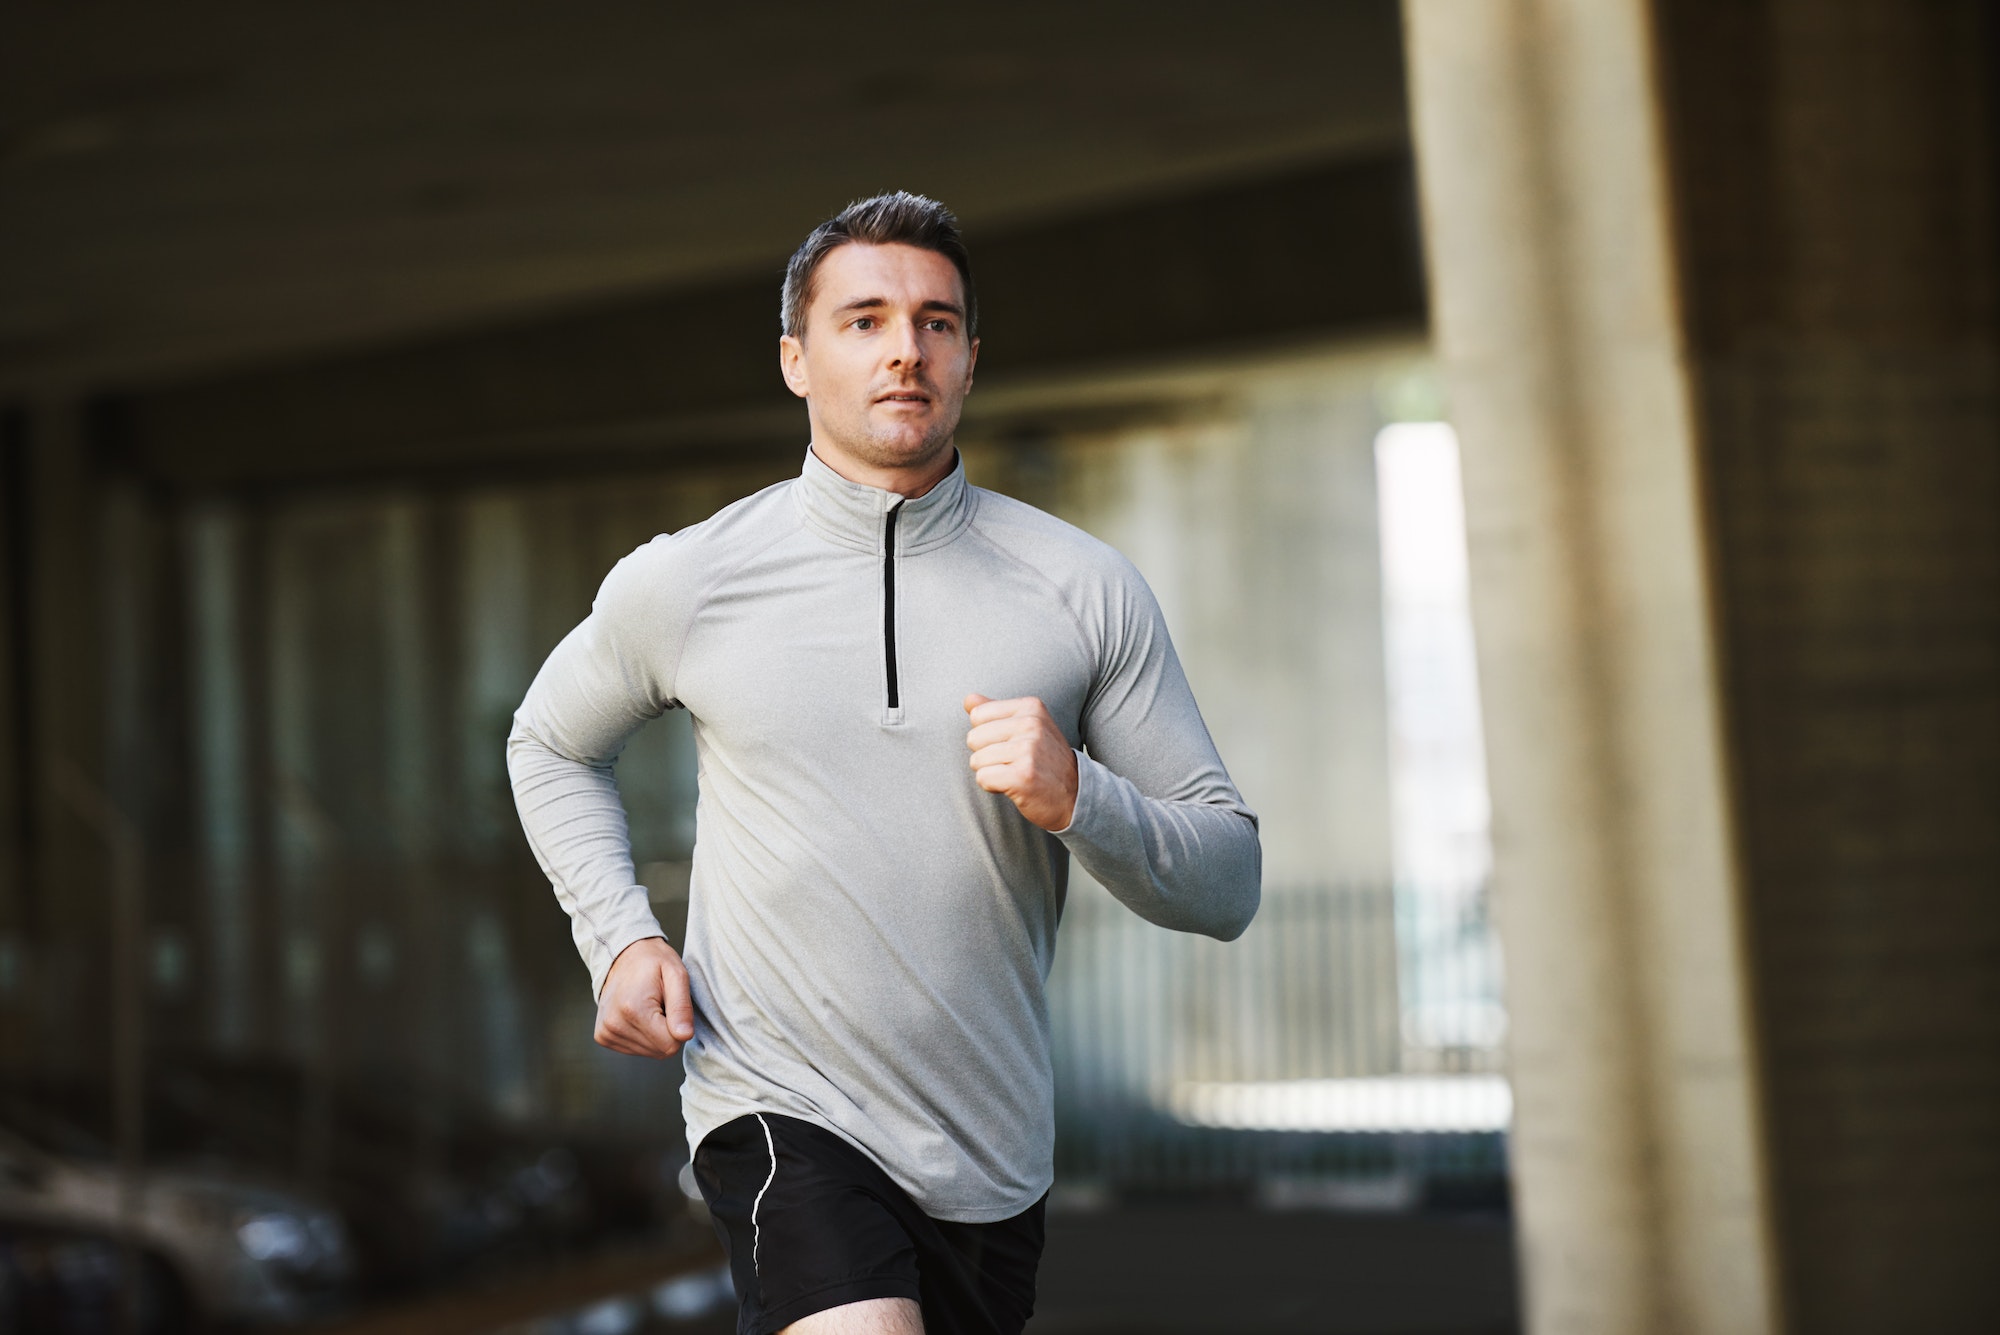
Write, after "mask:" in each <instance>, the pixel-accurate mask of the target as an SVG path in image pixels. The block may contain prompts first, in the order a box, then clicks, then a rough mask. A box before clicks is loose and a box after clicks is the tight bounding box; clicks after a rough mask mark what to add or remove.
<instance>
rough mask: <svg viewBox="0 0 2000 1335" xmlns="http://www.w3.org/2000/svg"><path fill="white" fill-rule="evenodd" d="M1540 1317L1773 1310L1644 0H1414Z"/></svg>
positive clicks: (1755, 1326) (1758, 1315)
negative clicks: (1460, 451)
mask: <svg viewBox="0 0 2000 1335" xmlns="http://www.w3.org/2000/svg"><path fill="white" fill-rule="evenodd" d="M1405 14H1406V28H1407V39H1408V59H1409V63H1410V73H1411V85H1412V87H1411V98H1412V114H1413V121H1414V131H1415V136H1416V144H1417V152H1418V162H1419V179H1420V184H1421V192H1422V201H1423V216H1424V226H1425V236H1426V241H1427V245H1428V249H1429V258H1430V266H1431V278H1432V303H1433V331H1434V336H1435V339H1436V346H1437V350H1438V354H1439V357H1440V360H1441V363H1442V366H1443V369H1444V372H1445V376H1446V380H1447V384H1448V387H1449V392H1450V396H1451V401H1452V416H1453V418H1454V420H1455V422H1456V424H1457V426H1458V429H1459V433H1460V438H1461V441H1462V445H1463V464H1464V475H1465V487H1466V513H1467V524H1468V529H1469V534H1468V538H1469V550H1470V559H1471V577H1472V601H1473V616H1474V622H1475V625H1476V627H1477V633H1478V639H1479V655H1480V676H1481V690H1482V694H1483V697H1484V710H1485V717H1486V722H1487V730H1488V757H1489V765H1490V770H1491V787H1492V792H1493V806H1494V826H1495V885H1496V900H1497V904H1498V913H1499V921H1500V929H1501V934H1502V941H1503V944H1504V947H1505V950H1506V953H1507V974H1508V1005H1509V1010H1510V1025H1511V1051H1510V1063H1511V1072H1512V1078H1513V1081H1514V1088H1515V1098H1516V1105H1515V1106H1516V1113H1515V1127H1514V1136H1513V1145H1512V1148H1513V1157H1514V1171H1515V1183H1516V1192H1517V1204H1518V1210H1519V1218H1520V1230H1521V1232H1520V1236H1521V1243H1522V1256H1523V1264H1524V1267H1525V1272H1526V1273H1525V1293H1526V1317H1527V1325H1528V1329H1529V1330H1531V1331H1534V1332H1537V1335H1552V1333H1554V1332H1575V1333H1576V1335H1603V1333H1604V1332H1613V1331H1615V1332H1619V1333H1620V1335H1649V1333H1651V1332H1701V1333H1703V1335H1707V1333H1709V1332H1716V1333H1718V1335H1719V1333H1720V1332H1732V1333H1733V1332H1745V1333H1748V1332H1764V1331H1771V1330H1774V1329H1776V1328H1777V1327H1778V1314H1777V1312H1776V1303H1775V1299H1774V1293H1775V1286H1774V1284H1773V1283H1772V1278H1771V1261H1770V1255H1771V1247H1770V1240H1769V1228H1768V1224H1767V1218H1766V1215H1767V1211H1766V1198H1767V1191H1766V1188H1765V1185H1764V1180H1763V1179H1764V1155H1763V1152H1762V1136H1761V1131H1760V1120H1759V1111H1758V1107H1759V1105H1758V1092H1757V1082H1756V1079H1755V1071H1756V1066H1755V1062H1754V1059H1753V1051H1752V1042H1751V1033H1752V1027H1751V1024H1750V1022H1749V1016H1748V1005H1747V1000H1746V994H1747V989H1746V986H1745V981H1744V967H1743V947H1742V943H1741V939H1740V937H1741V933H1740V930H1739V914H1740V907H1739V895H1740V891H1739V875H1738V869H1737V866H1736V855H1735V838H1734V831H1733V828H1732V824H1731V802H1730V794H1729V777H1728V773H1727V769H1726V766H1725V763H1724V749H1723V745H1722V735H1723V731H1722V711H1721V704H1720V697H1719V689H1718V684H1717V666H1716V648H1715V638H1714V611H1713V604H1712V598H1711V594H1710V589H1709V585H1708V571H1707V569H1706V555H1705V539H1704V528H1703V516H1702V507H1701V501H1700V489H1699V484H1698V474H1697V468H1696V459H1697V455H1696V442H1695V439H1694V432H1693V428H1692V419H1691V406H1690V398H1689V385H1688V379H1687V376H1686V372H1685V368H1684V365H1683V360H1682V347H1681V341H1680V332H1679V317H1678V312H1677V310H1676V306H1675V281H1674V269H1673V254H1672V248H1671V244H1670V239H1669V238H1670V231H1671V229H1670V227H1669V223H1668V205H1667V198H1666V187H1665V181H1664V173H1663V170H1662V155H1661V148H1660V135H1661V131H1660V126H1659V123H1658V114H1657V111H1656V104H1655V100H1654V95H1653V88H1652V82H1653V78H1652V53H1651V50H1650V35H1649V29H1648V10H1647V6H1646V5H1645V4H1644V3H1642V0H1408V3H1407V4H1406V6H1405Z"/></svg>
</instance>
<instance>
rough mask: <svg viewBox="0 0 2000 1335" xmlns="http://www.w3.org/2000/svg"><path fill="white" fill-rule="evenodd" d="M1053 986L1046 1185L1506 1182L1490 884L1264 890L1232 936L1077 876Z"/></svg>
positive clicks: (1409, 1190) (1334, 1193) (1361, 1192)
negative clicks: (1052, 1153)
mask: <svg viewBox="0 0 2000 1335" xmlns="http://www.w3.org/2000/svg"><path fill="white" fill-rule="evenodd" d="M1050 981H1051V995H1050V1011H1051V1028H1052V1034H1053V1039H1054V1051H1055V1064H1056V1118H1057V1176H1058V1180H1059V1181H1063V1182H1066V1183H1069V1184H1072V1185H1103V1186H1109V1187H1114V1188H1118V1189H1139V1190H1146V1189H1166V1190H1172V1189H1190V1188H1192V1189H1213V1188H1225V1187H1245V1188H1255V1189H1258V1190H1260V1191H1262V1192H1264V1193H1266V1194H1267V1195H1268V1194H1276V1195H1279V1196H1282V1195H1284V1194H1285V1193H1287V1192H1291V1193H1293V1194H1294V1195H1298V1194H1300V1193H1303V1194H1304V1195H1305V1196H1311V1195H1312V1194H1313V1193H1314V1192H1315V1191H1317V1192H1319V1193H1320V1194H1321V1195H1323V1196H1325V1197H1326V1198H1327V1200H1328V1201H1329V1203H1341V1202H1347V1203H1353V1204H1373V1205H1408V1204H1415V1203H1418V1202H1420V1201H1421V1200H1423V1199H1426V1198H1428V1197H1432V1196H1435V1195H1437V1194H1439V1191H1440V1188H1441V1187H1442V1188H1446V1189H1449V1188H1450V1187H1451V1186H1452V1184H1453V1182H1454V1181H1456V1182H1459V1183H1463V1182H1465V1181H1480V1182H1486V1183H1495V1184H1497V1183H1499V1182H1500V1181H1501V1180H1502V1179H1503V1177H1504V1170H1505V1148H1504V1140H1505V1128H1506V1125H1507V1122H1508V1119H1509V1116H1510V1113H1511V1102H1510V1098H1509V1093H1508V1087H1507V1084H1506V1080H1505V1077H1504V1075H1503V1073H1502V1055H1501V1045H1502V1042H1503V1040H1504V1036H1505V1012H1504V1010H1503V1009H1502V1007H1501V996H1500V985H1501V975H1500V961H1499V951H1498V944H1497V941H1496V940H1495V937H1494V935H1493V932H1492V929H1491V924H1490V922H1489V920H1488V916H1487V912H1486V895H1485V891H1484V887H1483V886H1465V887H1411V886H1405V887H1391V886H1386V885H1384V886H1334V887H1306V888H1281V889H1277V890H1267V892H1266V895H1265V899H1264V904H1263V907H1262V909H1261V910H1260V912H1259V913H1258V916H1257V919H1256V921H1255V922H1254V923H1253V924H1252V925H1251V927H1250V929H1249V930H1248V931H1247V932H1245V933H1244V935H1243V936H1242V937H1241V938H1239V939H1238V940H1236V941H1233V942H1228V943H1224V942H1219V941H1213V940H1210V939H1207V938H1204V937H1197V936H1190V935H1187V934H1184V933H1176V932H1166V931H1162V930H1160V929H1159V928H1157V927H1154V926H1152V925H1150V924H1148V923H1146V922H1144V921H1142V920H1141V919H1140V918H1138V917H1137V916H1136V915H1134V914H1132V913H1131V912H1130V911H1128V910H1127V909H1125V908H1124V907H1123V906H1122V905H1120V904H1118V903H1117V902H1116V901H1114V900H1113V899H1111V897H1110V896H1109V895H1107V894H1106V893H1105V892H1104V891H1102V890H1101V889H1099V888H1098V887H1096V886H1094V885H1090V884H1088V883H1085V884H1082V885H1078V886H1076V887H1074V888H1073V890H1072V893H1071V899H1070V902H1069V906H1068V909H1067V911H1066V913H1065V917H1064V922H1063V927H1062V932H1061V936H1060V938H1059V945H1058V947H1057V954H1056V965H1055V970H1054V973H1053V975H1052V977H1051V980H1050Z"/></svg>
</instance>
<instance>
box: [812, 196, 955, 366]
mask: <svg viewBox="0 0 2000 1335" xmlns="http://www.w3.org/2000/svg"><path fill="white" fill-rule="evenodd" d="M850 241H858V242H860V243H861V244H862V245H864V246H889V245H904V246H915V247H917V248H918V249H920V250H934V251H936V252H937V253H938V254H940V255H942V256H944V257H945V258H946V259H948V260H950V261H951V262H952V264H953V265H954V266H955V267H956V268H957V269H958V278H959V283H960V284H961V285H962V286H963V287H964V288H965V336H966V338H967V339H968V340H970V339H972V338H974V337H976V336H977V335H978V333H979V298H978V297H977V296H975V295H974V294H973V290H972V257H971V256H970V255H969V254H967V253H966V249H965V238H964V237H963V236H962V235H960V233H959V230H958V219H957V218H956V217H954V216H952V212H951V210H950V209H948V208H946V207H945V206H944V205H942V204H940V203H938V202H937V201H936V200H934V199H926V198H924V197H923V196H922V195H913V194H911V193H910V192H909V191H907V190H896V191H892V192H891V193H889V194H886V195H875V196H873V197H871V198H868V199H857V200H855V201H854V202H853V203H852V204H849V205H848V206H847V207H846V208H844V209H842V210H841V211H840V212H838V213H836V214H834V215H833V216H832V217H831V218H828V219H827V220H826V221H825V222H823V223H821V224H820V225H819V226H817V227H815V228H813V229H812V232H811V233H810V234H809V235H808V236H807V237H806V239H805V244H803V245H801V246H800V247H799V248H798V250H797V251H796V252H794V253H793V255H792V259H791V262H790V263H789V264H787V265H786V266H785V286H784V289H783V294H782V296H781V298H780V300H779V304H778V323H779V325H780V326H781V327H782V328H783V330H784V332H786V333H787V334H790V335H791V336H792V337H794V338H803V337H804V336H805V328H806V306H807V305H808V304H809V303H810V302H811V301H812V297H813V277H814V275H815V274H817V273H818V272H819V262H820V261H821V260H823V259H825V258H826V257H827V256H828V255H829V254H830V253H831V252H832V251H834V250H835V249H836V248H838V247H840V246H844V245H846V244H847V243H848V242H850Z"/></svg>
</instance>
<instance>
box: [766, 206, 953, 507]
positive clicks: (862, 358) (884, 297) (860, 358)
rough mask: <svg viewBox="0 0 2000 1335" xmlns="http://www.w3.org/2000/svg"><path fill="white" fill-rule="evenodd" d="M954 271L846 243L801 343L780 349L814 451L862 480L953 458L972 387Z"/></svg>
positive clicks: (897, 250) (947, 264)
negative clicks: (840, 458)
mask: <svg viewBox="0 0 2000 1335" xmlns="http://www.w3.org/2000/svg"><path fill="white" fill-rule="evenodd" d="M978 355H979V343H978V341H977V340H976V339H967V337H966V333H965V293H964V291H963V290H962V285H961V284H960V282H959V277H958V269H957V268H956V267H955V266H954V265H953V264H952V262H951V261H950V260H948V259H946V258H945V257H944V256H942V255H940V254H938V253H937V252H936V251H934V250H921V249H919V248H917V247H916V246H904V245H890V246H866V245H860V244H857V243H853V242H850V243H848V244H847V245H844V246H840V247H838V248H836V249H834V250H833V251H831V252H829V253H828V254H827V256H826V258H825V259H823V260H821V261H820V264H819V270H818V272H817V274H816V275H815V276H814V283H813V295H812V300H811V302H810V304H809V305H808V306H807V308H806V313H805V337H804V338H803V339H798V338H793V337H792V336H791V335H789V334H787V335H786V336H785V337H784V338H783V339H781V340H780V341H779V363H780V365H781V367H782V368H783V370H784V373H785V383H786V384H788V385H790V386H791V389H792V392H793V393H794V394H797V395H799V396H800V397H801V398H803V399H805V400H806V409H807V413H808V415H809V416H810V417H811V419H812V427H813V441H814V445H815V447H826V448H829V449H831V450H833V451H835V452H838V453H840V454H844V455H846V456H847V458H848V460H849V461H851V462H853V463H856V464H860V465H862V466H863V467H864V468H867V469H896V470H904V469H920V468H923V467H924V466H925V465H926V464H929V463H931V462H932V461H934V460H936V459H937V458H938V456H939V455H941V454H943V453H944V451H945V450H946V449H947V448H949V447H950V445H951V438H952V434H953V432H955V431H957V429H958V414H959V409H960V408H961V407H962V406H963V404H964V402H965V394H966V391H967V390H969V389H971V388H972V364H973V362H974V360H976V359H977V357H978Z"/></svg>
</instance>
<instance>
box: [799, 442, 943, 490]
mask: <svg viewBox="0 0 2000 1335" xmlns="http://www.w3.org/2000/svg"><path fill="white" fill-rule="evenodd" d="M810 448H811V450H812V452H813V453H814V454H815V455H816V456H818V458H819V461H820V462H821V463H823V464H825V465H826V466H827V467H828V468H831V469H832V470H833V471H834V472H836V473H838V474H840V475H841V476H842V477H844V478H846V479H847V480H848V481H849V482H859V483H861V484H862V485H863V486H866V487H880V488H882V490H884V491H893V492H895V493H896V494H897V495H899V496H901V497H903V498H904V499H906V500H912V501H914V500H915V499H917V497H919V496H921V495H923V494H924V493H925V492H927V491H929V490H930V489H931V488H932V487H935V486H936V485H937V484H938V483H940V482H942V481H944V480H945V479H946V478H947V477H949V476H951V470H952V469H953V468H955V467H957V466H958V446H956V445H947V446H945V448H944V449H943V451H941V452H940V453H939V454H938V456H937V457H936V458H934V459H929V460H926V461H925V462H923V463H921V464H917V465H914V466H912V467H909V468H877V467H874V466H872V465H869V464H865V463H863V462H861V461H860V460H859V459H856V458H855V457H854V456H852V455H850V454H848V453H846V452H845V451H843V450H841V449H840V448H838V447H837V446H829V445H827V444H825V443H824V442H822V441H819V440H815V441H813V442H812V445H811V446H810Z"/></svg>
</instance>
